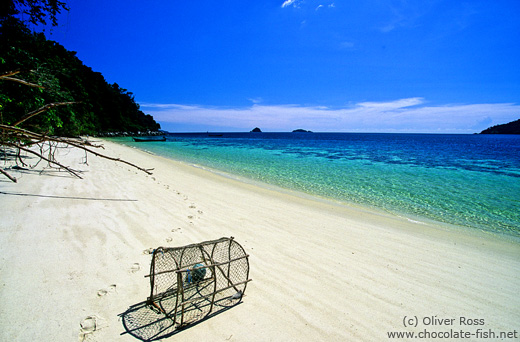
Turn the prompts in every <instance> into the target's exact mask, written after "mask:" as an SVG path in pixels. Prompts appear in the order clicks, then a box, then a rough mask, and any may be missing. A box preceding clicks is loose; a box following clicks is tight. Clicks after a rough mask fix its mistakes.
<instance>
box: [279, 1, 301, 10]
mask: <svg viewBox="0 0 520 342" xmlns="http://www.w3.org/2000/svg"><path fill="white" fill-rule="evenodd" d="M291 5H293V6H295V7H296V6H297V5H298V1H297V0H285V1H284V3H283V4H282V8H284V7H287V6H291Z"/></svg>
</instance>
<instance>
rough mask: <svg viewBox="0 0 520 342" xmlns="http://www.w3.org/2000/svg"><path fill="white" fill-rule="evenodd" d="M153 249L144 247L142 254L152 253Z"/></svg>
mask: <svg viewBox="0 0 520 342" xmlns="http://www.w3.org/2000/svg"><path fill="white" fill-rule="evenodd" d="M153 251H154V249H153V248H148V249H145V250H144V251H143V254H152V253H153Z"/></svg>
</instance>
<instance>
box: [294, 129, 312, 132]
mask: <svg viewBox="0 0 520 342" xmlns="http://www.w3.org/2000/svg"><path fill="white" fill-rule="evenodd" d="M293 133H312V131H307V130H305V129H301V128H298V129H295V130H294V131H293Z"/></svg>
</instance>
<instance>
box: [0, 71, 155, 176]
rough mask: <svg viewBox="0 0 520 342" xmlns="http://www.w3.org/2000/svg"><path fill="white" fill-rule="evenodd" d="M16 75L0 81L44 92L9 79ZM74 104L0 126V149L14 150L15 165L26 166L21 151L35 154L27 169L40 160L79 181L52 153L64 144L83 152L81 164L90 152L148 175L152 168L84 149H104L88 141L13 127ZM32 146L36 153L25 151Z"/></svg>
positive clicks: (58, 104) (10, 73)
mask: <svg viewBox="0 0 520 342" xmlns="http://www.w3.org/2000/svg"><path fill="white" fill-rule="evenodd" d="M18 73H20V71H9V72H5V73H3V74H1V75H0V79H1V80H6V81H11V82H17V83H21V84H23V85H26V86H30V87H37V88H41V89H45V87H43V86H40V85H38V84H34V83H30V82H27V81H25V80H22V79H18V78H14V77H11V76H14V75H16V74H18ZM74 103H78V102H55V103H49V104H46V105H45V106H43V107H40V108H38V109H36V110H34V111H32V112H29V113H27V114H26V115H25V116H23V117H22V118H21V119H19V120H18V121H16V122H15V123H14V124H12V125H4V124H0V146H2V145H4V146H9V147H13V148H14V149H15V151H16V153H15V161H16V163H18V162H20V163H21V164H22V165H23V166H27V164H26V163H25V162H24V161H23V159H22V155H21V151H24V152H26V153H29V154H32V155H35V156H37V157H38V158H39V160H38V162H37V163H36V164H35V165H32V166H31V167H32V168H34V167H35V166H36V165H38V164H39V162H40V161H41V160H45V161H46V162H48V163H49V166H51V165H57V166H58V167H59V168H60V169H63V170H65V171H67V172H69V173H70V174H72V175H74V176H76V177H78V178H82V177H81V176H80V175H79V171H77V170H74V169H72V168H70V167H68V166H65V165H63V164H61V163H60V162H59V161H58V160H57V159H56V157H55V153H56V151H57V149H58V148H59V144H65V146H73V147H76V148H80V149H82V150H84V151H85V162H86V160H87V159H86V156H87V155H88V153H91V154H93V155H95V156H97V157H100V158H105V159H108V160H112V161H115V162H119V163H123V164H126V165H129V166H132V167H134V168H136V169H138V170H140V171H143V172H145V173H146V174H149V175H151V174H152V172H151V171H152V170H153V169H145V168H142V167H140V166H137V165H135V164H133V163H130V162H128V161H126V160H123V159H120V158H114V157H110V156H107V155H104V154H102V153H99V152H96V151H94V150H92V149H90V148H87V146H88V147H94V148H102V149H104V147H103V145H94V144H92V143H91V142H90V141H88V140H79V139H74V138H63V137H51V136H48V135H46V134H41V133H35V132H32V131H29V130H26V129H23V128H20V127H15V126H18V125H20V124H22V123H24V122H25V121H27V120H29V119H31V118H32V117H34V116H36V115H38V114H41V113H43V112H46V111H47V110H49V109H51V108H54V107H59V106H65V105H70V104H74ZM0 114H1V113H0ZM46 144H48V149H47V147H46ZM33 145H37V146H38V147H39V149H40V150H39V152H37V151H34V149H30V148H29V147H31V146H33ZM44 154H45V155H47V157H46V156H44ZM0 173H1V174H3V175H4V176H6V177H7V178H9V179H10V180H11V181H13V182H16V181H17V180H16V178H15V177H13V176H11V175H10V174H9V173H7V172H6V171H5V170H3V169H1V168H0Z"/></svg>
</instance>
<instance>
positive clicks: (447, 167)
mask: <svg viewBox="0 0 520 342" xmlns="http://www.w3.org/2000/svg"><path fill="white" fill-rule="evenodd" d="M166 137H167V141H165V142H139V143H136V142H133V141H131V140H132V139H131V138H121V139H118V141H120V142H123V143H125V144H127V145H132V146H135V147H137V148H140V149H144V150H148V151H151V152H153V153H155V154H158V155H161V156H165V157H169V158H173V159H176V160H181V161H184V162H187V163H191V164H196V165H199V166H201V167H205V168H210V169H214V170H219V171H221V172H225V173H228V174H231V175H236V176H240V177H241V178H247V179H251V180H254V181H260V182H265V183H268V184H272V185H276V186H279V187H283V188H287V189H291V190H296V191H300V192H304V193H308V194H311V195H317V196H321V197H326V198H330V199H334V200H339V201H342V202H348V203H356V204H359V205H363V206H369V207H373V208H374V207H375V208H378V209H382V210H385V211H388V212H391V213H394V214H397V215H400V216H405V217H408V218H410V219H413V220H419V221H420V220H421V218H423V219H425V220H434V221H440V222H444V223H448V224H454V225H459V226H465V227H468V228H473V229H480V230H484V231H488V232H494V233H498V234H505V235H508V236H509V237H513V238H514V239H517V238H519V237H520V136H514V135H443V134H442V135H441V134H376V133H374V134H368V133H221V134H220V133H219V134H207V133H200V134H195V133H184V134H181V133H179V134H172V133H170V134H168V135H167V136H166Z"/></svg>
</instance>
